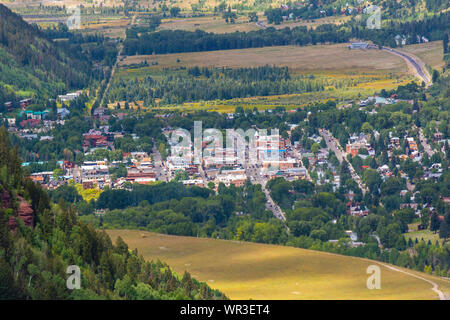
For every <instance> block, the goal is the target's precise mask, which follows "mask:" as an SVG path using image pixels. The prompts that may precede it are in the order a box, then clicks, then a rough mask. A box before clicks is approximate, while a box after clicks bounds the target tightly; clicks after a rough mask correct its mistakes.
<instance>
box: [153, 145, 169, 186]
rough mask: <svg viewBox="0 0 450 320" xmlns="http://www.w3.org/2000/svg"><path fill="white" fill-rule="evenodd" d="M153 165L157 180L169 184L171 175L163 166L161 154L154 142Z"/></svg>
mask: <svg viewBox="0 0 450 320" xmlns="http://www.w3.org/2000/svg"><path fill="white" fill-rule="evenodd" d="M153 144H154V145H153V150H152V152H153V163H154V167H155V174H156V180H161V181H165V182H168V181H169V173H168V172H167V170H166V168H165V167H164V166H163V163H162V157H161V153H159V151H158V148H156V144H155V142H153Z"/></svg>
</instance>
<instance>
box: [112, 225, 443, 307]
mask: <svg viewBox="0 0 450 320" xmlns="http://www.w3.org/2000/svg"><path fill="white" fill-rule="evenodd" d="M107 233H108V234H109V235H110V236H111V237H112V238H113V240H115V239H116V238H117V237H118V236H121V237H122V238H123V239H124V240H125V241H126V242H127V243H128V245H129V246H130V248H137V249H138V251H139V252H140V254H142V255H143V256H144V257H145V258H146V259H148V260H156V259H158V258H159V259H161V260H162V261H165V262H167V263H168V264H169V265H170V266H171V267H172V268H173V269H174V270H175V271H176V272H178V273H183V272H184V271H185V270H188V271H189V272H190V273H191V274H192V276H194V277H196V278H197V279H199V280H201V281H206V282H208V284H209V285H210V286H211V287H213V288H217V289H220V290H222V291H223V292H225V294H227V296H229V297H230V298H231V299H249V298H252V299H437V295H436V293H435V292H434V291H432V290H431V287H432V286H431V285H430V284H429V283H427V282H425V281H424V280H420V279H417V278H415V277H413V276H411V275H407V274H404V273H401V272H397V271H394V270H390V269H388V268H386V267H383V266H382V267H381V289H380V290H369V289H367V287H366V281H367V278H368V275H367V274H366V270H367V267H368V266H369V265H371V264H376V262H372V261H368V260H364V259H359V258H353V257H346V256H341V255H334V254H329V253H324V252H317V251H312V250H304V249H298V248H292V247H285V246H275V245H264V244H256V243H243V242H237V241H225V240H216V239H204V238H192V237H179V236H169V235H161V234H155V233H150V232H145V231H137V230H109V231H107ZM403 270H406V269H403ZM408 272H409V271H408ZM411 273H414V274H418V275H420V276H421V277H424V278H427V279H432V280H433V281H435V282H436V283H438V285H439V289H440V290H441V291H443V292H444V293H446V294H450V281H447V280H444V279H440V278H437V277H433V276H430V275H426V274H423V273H416V272H412V271H411Z"/></svg>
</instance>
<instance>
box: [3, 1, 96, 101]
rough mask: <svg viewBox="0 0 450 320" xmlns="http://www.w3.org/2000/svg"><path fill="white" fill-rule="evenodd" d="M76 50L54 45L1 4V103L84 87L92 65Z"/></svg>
mask: <svg viewBox="0 0 450 320" xmlns="http://www.w3.org/2000/svg"><path fill="white" fill-rule="evenodd" d="M80 50H81V48H80V49H79V50H76V49H73V48H72V50H67V48H65V47H63V46H62V45H59V44H56V43H54V42H52V41H50V40H49V39H47V38H46V36H45V35H44V34H43V33H42V32H41V31H40V30H39V29H37V28H36V27H35V26H31V25H29V24H27V23H26V22H25V21H23V19H22V18H21V17H20V16H19V15H17V14H15V13H13V12H11V11H10V10H9V9H8V8H7V7H5V6H4V5H1V4H0V106H1V107H2V108H3V104H4V102H5V101H16V100H17V99H19V98H20V97H22V98H29V97H32V96H37V95H38V96H42V97H47V98H54V96H55V95H56V94H57V93H63V92H64V91H65V90H68V89H72V88H81V87H84V86H85V85H86V84H87V82H88V80H89V78H90V74H91V64H90V62H89V61H88V60H87V59H83V54H82V53H81V52H80Z"/></svg>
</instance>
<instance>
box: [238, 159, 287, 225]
mask: <svg viewBox="0 0 450 320" xmlns="http://www.w3.org/2000/svg"><path fill="white" fill-rule="evenodd" d="M245 172H246V174H247V177H248V178H249V179H250V182H251V183H253V184H260V185H261V188H262V191H263V192H264V194H265V195H266V198H267V202H266V209H267V210H270V211H272V212H273V215H274V216H275V217H276V218H278V219H280V220H282V221H286V217H285V215H284V212H283V211H282V210H281V208H280V207H279V206H278V205H277V204H276V203H275V201H273V199H272V196H271V195H270V192H269V190H267V189H266V180H265V179H264V177H263V176H262V175H261V173H260V168H259V167H258V166H257V165H252V164H246V165H245Z"/></svg>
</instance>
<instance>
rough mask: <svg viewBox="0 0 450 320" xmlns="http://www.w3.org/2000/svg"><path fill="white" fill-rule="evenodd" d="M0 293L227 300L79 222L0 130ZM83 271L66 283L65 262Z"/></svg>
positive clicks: (22, 296)
mask: <svg viewBox="0 0 450 320" xmlns="http://www.w3.org/2000/svg"><path fill="white" fill-rule="evenodd" d="M0 151H1V152H0V172H1V174H0V189H1V208H0V299H136V300H147V299H152V300H153V299H224V298H226V297H225V296H224V295H223V294H222V293H220V292H219V291H216V290H212V289H210V288H209V287H208V286H207V285H206V284H204V283H200V282H198V281H196V280H195V279H192V278H191V276H190V274H189V273H187V272H186V273H184V275H183V276H180V275H178V274H175V273H174V272H173V271H172V270H171V269H170V267H169V266H168V265H166V264H165V263H162V262H160V261H156V262H146V261H144V259H143V257H142V256H140V255H139V254H138V252H137V251H136V250H134V251H131V250H129V248H128V246H127V245H126V244H125V242H123V240H122V239H121V238H118V239H117V242H116V243H115V244H113V243H112V242H111V239H110V238H109V236H108V235H106V233H104V232H102V231H97V230H95V229H94V227H93V226H92V225H88V224H85V223H83V222H81V221H80V220H79V219H78V217H77V213H76V211H75V209H74V207H73V206H72V205H71V204H67V203H66V202H65V201H64V200H63V199H61V200H60V201H59V203H58V204H57V205H54V204H52V203H51V201H50V198H49V196H48V194H47V193H46V192H45V191H44V190H43V189H41V187H40V186H39V185H37V184H35V183H33V182H32V181H31V180H29V179H27V178H25V177H24V176H23V174H22V170H21V165H20V158H19V155H18V148H17V146H16V147H14V148H13V149H11V148H10V143H9V140H8V134H7V132H6V130H5V128H4V127H2V128H1V129H0ZM71 265H76V266H78V267H79V268H80V270H81V288H80V289H68V288H67V286H66V279H67V278H68V276H69V275H68V274H67V273H66V270H67V267H68V266H71Z"/></svg>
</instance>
